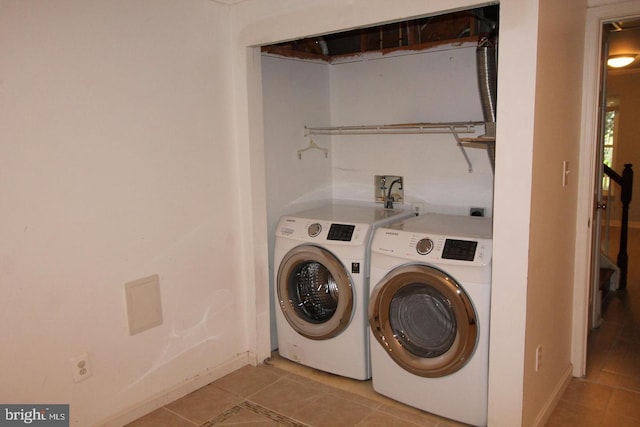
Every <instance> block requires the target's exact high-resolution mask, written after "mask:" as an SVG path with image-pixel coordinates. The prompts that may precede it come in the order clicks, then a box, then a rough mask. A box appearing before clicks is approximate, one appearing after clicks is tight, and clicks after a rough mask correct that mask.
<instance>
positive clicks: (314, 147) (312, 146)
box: [298, 137, 329, 160]
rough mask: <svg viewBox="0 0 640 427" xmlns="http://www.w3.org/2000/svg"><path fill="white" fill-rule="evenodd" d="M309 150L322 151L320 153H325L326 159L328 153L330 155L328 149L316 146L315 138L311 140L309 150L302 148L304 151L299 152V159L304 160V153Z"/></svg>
mask: <svg viewBox="0 0 640 427" xmlns="http://www.w3.org/2000/svg"><path fill="white" fill-rule="evenodd" d="M307 150H320V151H322V152H324V157H325V158H326V157H327V153H329V150H328V149H326V148H322V147H320V146H319V145H318V144H316V143H315V142H314V141H313V138H311V137H310V138H309V146H308V147H307V148H302V149H300V150H298V159H301V160H302V153H304V152H305V151H307Z"/></svg>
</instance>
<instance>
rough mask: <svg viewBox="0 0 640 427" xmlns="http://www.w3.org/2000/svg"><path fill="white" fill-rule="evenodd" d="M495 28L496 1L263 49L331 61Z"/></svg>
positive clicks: (467, 38)
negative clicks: (477, 6) (475, 6)
mask: <svg viewBox="0 0 640 427" xmlns="http://www.w3.org/2000/svg"><path fill="white" fill-rule="evenodd" d="M497 31H498V5H490V6H485V7H481V8H476V9H469V10H464V11H459V12H453V13H447V14H443V15H436V16H426V17H422V18H416V19H411V20H407V21H400V22H394V23H388V24H383V25H376V26H372V27H367V28H360V29H355V30H350V31H344V32H340V33H334V34H326V35H322V36H317V37H309V38H304V39H299V40H293V41H289V42H284V43H278V44H274V45H269V46H264V47H263V48H262V51H263V52H267V53H272V54H276V55H282V56H289V57H296V58H304V59H320V60H323V61H327V62H331V61H332V60H334V59H336V58H341V57H346V56H353V55H357V54H361V53H365V52H381V53H383V54H384V53H390V52H395V51H398V50H424V49H429V48H432V47H434V46H437V45H441V44H445V43H455V42H458V43H463V42H474V41H478V40H479V39H480V38H481V37H484V36H488V37H493V36H495V35H496V34H497Z"/></svg>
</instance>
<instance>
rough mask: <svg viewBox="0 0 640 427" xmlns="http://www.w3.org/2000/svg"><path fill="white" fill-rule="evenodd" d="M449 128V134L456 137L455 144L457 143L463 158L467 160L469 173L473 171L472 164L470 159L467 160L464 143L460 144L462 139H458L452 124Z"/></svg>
mask: <svg viewBox="0 0 640 427" xmlns="http://www.w3.org/2000/svg"><path fill="white" fill-rule="evenodd" d="M450 129H451V134H452V135H453V137H454V138H455V139H456V144H457V145H458V148H459V149H460V152H461V153H462V155H463V156H464V159H465V160H466V162H467V168H468V171H469V173H471V172H473V165H472V164H471V160H469V156H468V155H467V150H465V149H464V145H462V141H460V137H459V136H458V132H457V131H456V129H455V127H454V126H451V127H450Z"/></svg>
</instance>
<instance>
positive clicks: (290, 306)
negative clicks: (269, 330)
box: [276, 245, 353, 340]
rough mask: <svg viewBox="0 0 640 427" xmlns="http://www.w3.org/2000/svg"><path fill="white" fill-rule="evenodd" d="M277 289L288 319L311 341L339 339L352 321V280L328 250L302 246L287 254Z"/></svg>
mask: <svg viewBox="0 0 640 427" xmlns="http://www.w3.org/2000/svg"><path fill="white" fill-rule="evenodd" d="M276 289H277V292H278V301H279V304H280V309H281V310H282V313H283V314H284V317H285V319H287V322H289V325H291V327H292V328H293V329H294V330H295V331H296V332H298V333H299V334H300V335H303V336H305V337H307V338H310V339H314V340H325V339H329V338H332V337H335V336H336V335H338V334H340V333H341V332H342V331H343V330H344V329H345V328H346V327H347V326H348V325H349V322H350V321H351V317H352V313H353V284H352V281H351V277H350V275H349V272H348V271H347V270H346V269H345V268H344V266H343V265H342V263H341V262H340V261H339V260H338V258H336V257H335V256H334V255H333V254H332V253H331V252H329V251H328V250H326V249H323V248H320V247H318V246H314V245H301V246H298V247H295V248H293V249H292V250H290V251H289V252H287V254H286V255H285V256H284V258H283V259H282V261H281V263H280V267H279V268H278V275H277V283H276Z"/></svg>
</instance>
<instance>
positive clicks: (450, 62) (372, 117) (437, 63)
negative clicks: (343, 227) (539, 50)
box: [318, 44, 493, 215]
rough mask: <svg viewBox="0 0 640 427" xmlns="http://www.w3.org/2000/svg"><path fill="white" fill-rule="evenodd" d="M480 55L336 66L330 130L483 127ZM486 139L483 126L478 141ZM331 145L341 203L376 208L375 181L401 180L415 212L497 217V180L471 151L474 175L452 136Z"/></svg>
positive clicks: (374, 59)
mask: <svg viewBox="0 0 640 427" xmlns="http://www.w3.org/2000/svg"><path fill="white" fill-rule="evenodd" d="M475 55H476V45H475V44H466V45H463V46H460V45H459V44H455V45H444V46H440V47H438V48H435V49H432V50H429V51H424V52H419V53H418V52H410V53H400V54H392V55H384V56H380V55H365V56H363V57H360V58H353V59H350V60H346V61H344V62H338V63H334V64H333V65H332V66H331V125H332V126H341V125H380V124H393V123H420V122H436V123H437V122H455V121H460V122H468V121H483V117H482V109H481V106H480V96H479V91H478V79H477V72H476V70H477V67H476V56H475ZM483 132H484V127H483V126H479V127H478V129H477V132H476V134H481V133H483ZM464 136H473V135H461V137H464ZM331 138H332V141H331V146H332V169H333V173H332V175H333V186H334V190H333V191H334V197H336V198H338V199H355V200H364V201H373V200H374V191H375V188H374V175H399V176H403V177H404V185H403V188H404V194H405V199H406V200H405V202H406V203H408V204H410V203H412V202H421V203H423V204H424V207H425V210H426V211H440V212H450V213H456V214H462V215H467V214H468V213H469V207H470V206H477V207H484V208H485V211H486V213H487V215H491V212H492V207H493V205H492V202H493V198H492V195H493V174H492V171H491V165H490V163H489V159H488V156H487V153H486V150H484V149H478V148H467V154H468V155H469V158H470V160H471V163H472V165H473V172H471V173H470V172H469V171H468V165H467V163H466V161H465V158H464V156H463V154H462V153H461V152H460V149H459V148H458V147H457V145H456V140H455V138H454V136H453V135H451V134H440V135H365V136H361V135H357V136H353V135H351V136H333V137H331ZM318 139H320V138H318ZM328 139H329V138H328V137H325V140H328Z"/></svg>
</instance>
